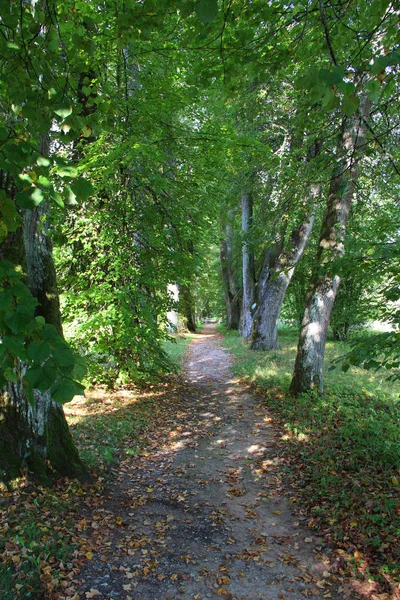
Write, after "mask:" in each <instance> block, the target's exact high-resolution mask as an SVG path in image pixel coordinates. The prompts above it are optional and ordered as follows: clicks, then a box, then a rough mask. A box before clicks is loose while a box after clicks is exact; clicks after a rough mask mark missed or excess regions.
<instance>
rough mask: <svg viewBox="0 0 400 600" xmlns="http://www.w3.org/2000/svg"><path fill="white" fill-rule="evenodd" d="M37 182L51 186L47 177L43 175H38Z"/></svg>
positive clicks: (45, 186)
mask: <svg viewBox="0 0 400 600" xmlns="http://www.w3.org/2000/svg"><path fill="white" fill-rule="evenodd" d="M38 184H39V185H41V186H42V187H44V188H51V187H52V183H51V181H49V180H48V179H47V177H44V176H43V175H39V178H38Z"/></svg>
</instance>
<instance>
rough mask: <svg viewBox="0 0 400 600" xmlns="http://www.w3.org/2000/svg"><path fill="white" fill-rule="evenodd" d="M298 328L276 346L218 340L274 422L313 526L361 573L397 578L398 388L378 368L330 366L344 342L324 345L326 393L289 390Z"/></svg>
mask: <svg viewBox="0 0 400 600" xmlns="http://www.w3.org/2000/svg"><path fill="white" fill-rule="evenodd" d="M296 342H297V333H296V332H294V331H282V332H281V334H280V346H281V348H280V350H277V351H272V352H268V353H264V352H254V351H251V350H250V349H249V348H248V346H247V345H246V344H245V343H243V341H242V340H241V339H240V338H238V336H237V334H236V333H233V332H227V333H225V342H224V345H225V346H226V347H227V348H228V350H229V351H230V352H231V353H232V354H233V355H234V356H235V357H236V361H235V364H234V366H233V370H234V372H235V373H236V374H237V375H239V376H240V377H242V378H245V379H247V380H248V381H250V382H251V383H252V384H253V385H254V386H255V388H256V390H257V391H258V393H260V394H261V395H262V396H263V397H264V398H265V403H266V406H267V407H268V408H269V409H272V410H273V411H274V412H275V414H276V415H277V417H278V419H279V421H280V422H281V424H282V426H283V429H284V435H283V441H282V451H283V453H284V455H285V456H286V457H287V458H288V461H287V464H288V475H289V477H290V479H291V483H292V486H293V487H294V488H295V489H296V495H297V496H298V502H299V503H300V506H301V507H302V508H303V507H305V508H306V509H307V511H308V513H309V514H310V515H311V516H312V520H311V522H312V524H313V525H314V526H315V527H317V528H322V527H326V526H329V529H330V531H331V535H332V536H333V539H334V540H335V542H336V543H337V544H338V545H339V547H341V548H343V549H345V550H346V552H347V551H348V552H350V554H348V556H350V555H351V556H352V557H354V553H356V556H357V557H360V556H361V559H359V564H357V568H358V570H359V571H360V572H366V573H368V576H369V577H371V578H373V579H376V580H377V581H378V582H381V583H386V584H387V583H393V581H396V580H397V581H399V580H400V575H399V569H398V565H399V562H400V553H399V536H400V496H399V491H400V436H399V431H400V429H399V426H400V402H399V394H400V385H399V384H398V383H394V382H389V381H387V379H386V378H385V373H384V372H383V373H382V372H377V373H371V372H370V371H365V370H362V369H359V368H353V369H352V370H351V371H349V372H348V373H343V372H342V371H340V370H339V369H335V370H334V371H329V367H330V365H331V361H333V360H334V359H336V358H337V357H338V356H339V355H341V354H343V353H344V352H345V350H346V346H345V344H343V343H339V342H328V344H327V354H326V373H325V392H324V394H317V393H308V394H302V395H300V396H298V397H293V396H291V395H289V394H288V389H289V384H290V381H291V377H292V371H293V365H294V357H295V352H296Z"/></svg>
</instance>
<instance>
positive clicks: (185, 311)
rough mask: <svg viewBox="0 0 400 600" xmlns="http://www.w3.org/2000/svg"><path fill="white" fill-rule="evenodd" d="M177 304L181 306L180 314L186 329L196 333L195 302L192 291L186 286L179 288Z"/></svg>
mask: <svg viewBox="0 0 400 600" xmlns="http://www.w3.org/2000/svg"><path fill="white" fill-rule="evenodd" d="M179 303H180V306H181V309H180V312H181V313H182V315H183V317H184V319H185V322H186V328H187V329H188V331H190V332H191V333H196V311H195V302H194V298H193V293H192V290H191V289H190V287H189V286H188V285H181V286H179Z"/></svg>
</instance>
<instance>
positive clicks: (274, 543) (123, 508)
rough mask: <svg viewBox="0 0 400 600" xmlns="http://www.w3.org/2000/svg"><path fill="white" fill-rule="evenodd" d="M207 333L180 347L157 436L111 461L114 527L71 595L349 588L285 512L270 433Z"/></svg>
mask: <svg viewBox="0 0 400 600" xmlns="http://www.w3.org/2000/svg"><path fill="white" fill-rule="evenodd" d="M219 341H220V340H219V336H218V335H217V334H216V333H215V328H214V327H213V326H207V327H206V328H205V329H204V330H203V332H202V334H200V335H197V336H196V337H195V340H194V342H193V343H192V344H191V346H190V347H189V350H188V353H187V359H186V366H185V374H186V379H187V381H186V384H185V390H186V391H185V394H184V397H183V399H182V401H181V403H180V404H179V405H178V406H177V410H176V424H175V428H174V429H172V430H171V428H170V429H169V434H168V436H169V443H167V444H164V445H163V446H160V447H159V448H153V450H152V452H147V453H143V454H142V455H140V456H139V457H136V458H135V459H130V461H127V462H126V463H125V464H122V465H120V467H119V475H118V476H117V477H116V480H115V482H114V486H113V489H112V492H111V497H110V498H109V500H108V506H107V507H106V508H105V509H104V510H105V511H106V512H107V511H108V513H109V512H110V511H115V514H116V515H118V516H116V525H117V526H116V527H115V528H114V529H112V530H108V531H107V532H105V534H104V538H103V543H102V548H101V552H100V551H99V553H98V557H97V558H96V559H94V560H92V561H90V562H89V563H87V565H86V566H85V567H84V568H83V570H82V573H81V577H82V578H83V579H82V585H81V589H80V592H81V594H82V597H83V598H85V597H87V598H92V597H93V598H104V599H109V600H120V599H126V600H139V599H140V600H173V599H174V598H177V599H178V598H182V599H188V600H189V599H194V600H205V599H212V598H215V599H218V598H223V599H228V600H285V599H293V600H297V599H301V598H307V597H310V598H314V599H316V600H317V599H322V598H333V599H339V598H350V597H352V596H351V594H350V593H349V591H348V590H347V589H345V588H344V587H340V582H338V581H336V579H335V575H334V572H333V571H334V569H333V568H332V564H331V563H330V561H329V550H328V549H326V548H324V547H323V542H322V540H319V539H318V538H316V537H315V535H313V533H312V532H310V530H309V529H307V528H305V527H304V526H303V525H302V522H301V520H299V519H296V517H295V516H293V515H292V513H291V504H290V499H289V498H287V497H285V496H284V495H283V494H282V493H281V491H280V487H279V479H278V478H277V468H279V459H278V458H277V456H276V438H277V433H276V431H275V430H274V428H273V426H272V425H271V421H270V418H269V416H268V414H266V411H265V408H264V407H261V406H260V402H259V399H257V398H256V397H254V396H253V395H252V394H251V392H250V391H249V390H248V389H247V388H245V387H244V386H242V385H241V384H239V383H238V382H237V381H234V380H233V379H232V375H231V371H230V364H231V358H230V356H229V355H228V354H227V352H226V351H225V350H224V349H223V348H222V347H221V346H219V345H218V344H219ZM90 590H92V591H90ZM94 592H97V593H96V594H94ZM91 594H93V595H91Z"/></svg>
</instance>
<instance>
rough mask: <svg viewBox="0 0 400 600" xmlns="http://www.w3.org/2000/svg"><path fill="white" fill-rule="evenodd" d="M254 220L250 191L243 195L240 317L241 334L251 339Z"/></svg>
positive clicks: (253, 280)
mask: <svg viewBox="0 0 400 600" xmlns="http://www.w3.org/2000/svg"><path fill="white" fill-rule="evenodd" d="M252 221H253V197H252V194H251V192H250V191H248V190H247V191H245V192H244V193H243V195H242V235H243V241H242V264H243V298H242V312H241V317H240V326H239V334H240V335H241V336H242V337H244V338H245V339H249V338H250V336H251V332H252V329H253V313H252V310H253V308H252V307H253V304H254V285H255V275H254V253H253V251H252V249H251V247H250V244H249V238H250V232H251V226H252Z"/></svg>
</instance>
